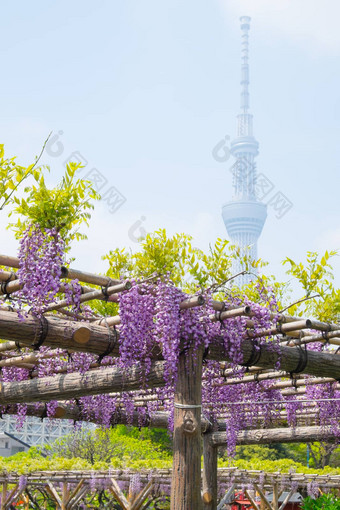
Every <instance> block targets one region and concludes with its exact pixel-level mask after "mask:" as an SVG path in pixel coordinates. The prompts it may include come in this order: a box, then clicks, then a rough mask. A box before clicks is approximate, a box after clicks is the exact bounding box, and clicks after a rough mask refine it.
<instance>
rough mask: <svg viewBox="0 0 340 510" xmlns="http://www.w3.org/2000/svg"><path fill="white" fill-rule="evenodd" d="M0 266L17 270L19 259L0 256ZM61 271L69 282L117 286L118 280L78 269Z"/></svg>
mask: <svg viewBox="0 0 340 510" xmlns="http://www.w3.org/2000/svg"><path fill="white" fill-rule="evenodd" d="M0 265H2V266H7V267H13V268H15V269H19V267H20V265H19V259H18V257H11V256H8V255H0ZM61 270H62V276H61V277H62V278H68V279H69V280H79V281H80V282H83V283H90V284H92V285H101V286H103V287H105V286H106V285H108V284H118V283H120V280H116V279H113V278H110V277H108V276H102V275H97V274H94V273H86V272H85V271H79V270H78V269H72V268H67V267H65V266H62V267H61Z"/></svg>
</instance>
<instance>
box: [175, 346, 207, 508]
mask: <svg viewBox="0 0 340 510" xmlns="http://www.w3.org/2000/svg"><path fill="white" fill-rule="evenodd" d="M202 357H203V347H202V348H199V349H198V350H197V351H196V352H195V353H194V352H193V349H192V348H190V349H188V350H186V351H184V352H183V353H181V355H180V357H179V363H178V376H177V383H176V388H175V398H174V402H175V409H174V458H173V465H172V480H171V501H170V504H171V507H170V508H171V510H202V505H203V503H202V496H201V403H202V390H201V385H202Z"/></svg>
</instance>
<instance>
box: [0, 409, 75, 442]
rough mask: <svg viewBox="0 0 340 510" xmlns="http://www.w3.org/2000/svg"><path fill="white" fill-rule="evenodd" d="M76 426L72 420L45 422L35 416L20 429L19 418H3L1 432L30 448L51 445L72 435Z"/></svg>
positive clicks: (28, 419) (0, 424)
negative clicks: (10, 435)
mask: <svg viewBox="0 0 340 510" xmlns="http://www.w3.org/2000/svg"><path fill="white" fill-rule="evenodd" d="M73 430H74V425H73V422H72V421H71V420H54V421H53V420H44V419H41V418H36V417H34V416H32V417H27V419H26V420H25V421H24V423H23V425H22V426H20V427H18V420H17V418H14V417H11V416H10V415H7V416H3V419H2V420H1V421H0V432H7V433H9V434H12V435H13V436H15V437H16V438H18V439H20V440H21V441H24V442H25V443H27V444H28V445H30V446H38V445H45V444H51V443H53V442H54V441H56V440H57V439H60V438H61V437H63V436H65V435H67V434H71V432H72V431H73Z"/></svg>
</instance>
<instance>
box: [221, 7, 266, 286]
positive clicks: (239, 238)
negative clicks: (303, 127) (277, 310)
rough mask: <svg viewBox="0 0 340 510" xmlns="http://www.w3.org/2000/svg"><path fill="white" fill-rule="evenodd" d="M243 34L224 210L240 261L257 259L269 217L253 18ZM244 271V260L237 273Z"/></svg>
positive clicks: (245, 21) (246, 278)
mask: <svg viewBox="0 0 340 510" xmlns="http://www.w3.org/2000/svg"><path fill="white" fill-rule="evenodd" d="M240 21H241V32H242V43H241V62H242V63H241V113H239V115H238V116H237V136H236V138H235V139H234V140H233V141H232V142H231V146H230V152H231V154H232V155H233V156H234V158H235V163H234V165H233V167H232V173H233V196H232V199H231V201H230V202H227V203H226V204H224V205H223V207H222V217H223V221H224V224H225V226H226V229H227V232H228V236H229V238H230V239H231V241H232V242H233V244H235V245H238V246H239V248H240V258H241V257H243V256H244V255H246V254H247V255H249V256H250V257H251V259H253V260H256V259H257V240H258V238H259V237H260V234H261V232H262V228H263V225H264V223H265V221H266V217H267V206H266V204H263V203H262V202H260V201H259V200H258V199H257V197H256V164H255V158H256V156H257V155H258V153H259V144H258V142H257V141H256V139H255V138H254V136H253V116H252V115H251V114H250V113H249V30H250V18H249V17H248V16H242V17H241V18H240ZM242 269H244V267H243V266H242V264H241V261H239V262H237V263H236V264H235V265H234V268H233V271H234V273H237V272H240V271H242ZM251 279H252V277H251V275H243V276H241V277H239V279H238V283H239V284H241V285H242V284H244V283H248V282H249V281H250V280H251Z"/></svg>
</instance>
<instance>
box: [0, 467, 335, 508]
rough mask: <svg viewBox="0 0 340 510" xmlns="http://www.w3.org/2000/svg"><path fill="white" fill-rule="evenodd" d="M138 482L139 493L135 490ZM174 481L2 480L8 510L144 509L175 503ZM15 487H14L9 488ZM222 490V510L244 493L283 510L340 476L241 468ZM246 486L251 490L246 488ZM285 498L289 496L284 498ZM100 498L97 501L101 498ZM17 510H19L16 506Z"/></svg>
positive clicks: (226, 474) (221, 480) (40, 476)
mask: <svg viewBox="0 0 340 510" xmlns="http://www.w3.org/2000/svg"><path fill="white" fill-rule="evenodd" d="M136 479H138V492H135V493H134V492H133V491H131V487H133V485H134V481H136ZM171 479H172V472H171V470H166V469H163V470H158V471H157V472H155V471H151V470H150V471H147V470H143V471H140V472H138V473H136V472H135V471H131V470H111V471H96V472H94V471H82V472H77V471H59V472H50V471H45V472H43V471H42V472H36V473H32V474H29V475H27V476H21V477H20V476H19V475H16V474H15V473H13V474H10V473H9V474H6V475H5V476H0V486H1V488H2V491H1V492H2V494H3V495H5V504H4V505H3V506H2V507H1V508H2V509H3V510H7V509H10V508H11V505H13V504H15V503H16V502H18V501H20V500H22V501H23V502H25V501H27V503H29V502H35V503H36V504H40V505H42V504H43V503H46V502H47V501H51V502H52V503H54V504H55V505H56V506H57V508H60V509H63V508H68V509H69V510H75V509H77V508H84V507H83V505H84V504H85V505H90V504H91V501H93V500H94V499H95V498H96V496H97V497H98V496H99V498H98V499H99V501H100V502H101V503H102V505H103V507H106V508H109V507H110V505H112V504H113V503H114V502H118V503H119V504H120V506H121V508H122V509H124V510H142V509H146V508H148V507H149V505H150V504H151V503H152V502H157V501H166V500H168V499H169V494H170V485H171ZM9 484H11V486H12V487H14V489H12V490H11V491H8V490H7V487H8V485H9ZM218 484H219V487H220V491H219V492H220V494H219V503H218V506H217V508H218V510H222V509H224V508H225V506H224V505H227V504H230V503H232V501H233V500H234V498H235V494H237V493H239V491H240V490H242V491H244V492H245V495H246V497H247V498H248V499H249V500H250V502H251V503H252V506H253V508H254V510H258V509H259V508H260V506H262V505H263V506H264V507H266V508H267V509H268V510H280V509H283V508H284V507H285V505H286V504H287V502H288V501H290V500H291V499H292V497H293V496H294V495H295V494H296V493H299V490H301V489H302V490H304V491H305V490H306V488H308V487H309V486H310V485H313V486H314V487H317V488H318V490H320V491H325V490H328V489H339V488H340V476H337V475H307V474H305V473H289V474H283V473H270V472H263V471H246V470H239V469H235V468H230V469H218ZM245 487H246V489H245ZM282 494H284V498H282V497H281V500H282V502H281V501H280V496H281V495H282ZM96 499H97V498H96ZM12 508H13V507H12Z"/></svg>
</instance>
